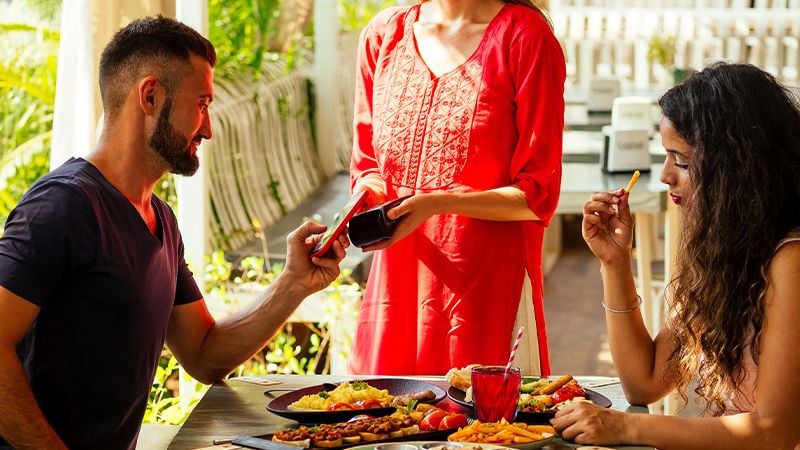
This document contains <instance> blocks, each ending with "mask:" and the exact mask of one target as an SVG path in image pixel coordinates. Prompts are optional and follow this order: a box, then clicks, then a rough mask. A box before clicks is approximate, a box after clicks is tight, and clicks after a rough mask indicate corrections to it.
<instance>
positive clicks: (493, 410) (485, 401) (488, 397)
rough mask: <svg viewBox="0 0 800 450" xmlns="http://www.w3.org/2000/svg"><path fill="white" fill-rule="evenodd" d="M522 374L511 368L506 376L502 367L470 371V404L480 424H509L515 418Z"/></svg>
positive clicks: (477, 368) (485, 367)
mask: <svg viewBox="0 0 800 450" xmlns="http://www.w3.org/2000/svg"><path fill="white" fill-rule="evenodd" d="M521 381H522V373H521V372H520V370H519V367H512V368H511V369H510V370H509V371H508V376H506V368H505V367H504V366H479V367H474V368H473V369H472V404H473V406H474V409H475V416H476V417H477V418H478V420H480V421H481V422H497V421H499V420H500V419H501V418H505V419H506V420H507V421H508V422H509V423H512V422H514V419H515V418H516V417H517V403H518V402H519V386H520V382H521Z"/></svg>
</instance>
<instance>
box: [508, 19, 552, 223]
mask: <svg viewBox="0 0 800 450" xmlns="http://www.w3.org/2000/svg"><path fill="white" fill-rule="evenodd" d="M509 56H510V58H509V68H510V70H511V73H512V76H513V77H514V84H515V87H516V95H515V99H514V100H515V104H516V107H517V114H516V125H517V130H518V133H519V140H518V142H517V148H516V149H515V151H514V155H513V157H512V159H511V166H510V175H511V179H512V180H513V183H514V184H515V185H516V186H518V187H519V188H520V189H522V190H523V191H524V192H525V198H526V200H527V202H528V207H529V208H530V209H531V211H533V213H534V214H536V216H537V217H538V218H539V222H540V223H541V224H542V225H544V226H547V225H548V224H549V222H550V219H551V218H552V216H553V214H554V213H555V210H556V206H557V204H558V198H559V193H560V190H561V152H562V139H563V130H564V81H565V79H566V67H565V62H564V54H563V52H562V50H561V47H560V45H559V44H558V41H557V40H556V38H555V36H554V35H553V33H552V31H551V30H550V29H549V27H548V26H547V25H546V23H545V22H544V20H542V23H541V24H532V26H530V27H525V28H523V29H521V30H519V35H518V36H517V37H516V38H515V39H513V41H512V44H511V49H510V52H509Z"/></svg>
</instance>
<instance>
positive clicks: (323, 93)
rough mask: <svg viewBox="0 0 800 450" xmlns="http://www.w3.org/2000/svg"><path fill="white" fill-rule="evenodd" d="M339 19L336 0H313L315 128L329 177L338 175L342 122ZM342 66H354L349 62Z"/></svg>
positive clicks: (324, 168) (318, 146)
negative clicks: (339, 98) (338, 139)
mask: <svg viewBox="0 0 800 450" xmlns="http://www.w3.org/2000/svg"><path fill="white" fill-rule="evenodd" d="M338 34H339V16H338V13H337V11H336V1H335V0H315V1H314V76H313V77H314V98H315V100H316V101H315V109H316V114H315V117H314V126H315V128H316V133H317V136H316V137H317V149H318V151H319V158H320V164H321V165H322V170H323V171H324V172H325V175H326V176H327V177H328V178H330V177H331V176H333V174H334V173H335V172H336V169H337V163H336V130H337V129H338V121H339V112H338V108H339V105H338V103H339V100H338V92H337V91H338V85H337V83H336V81H337V80H336V74H337V70H336V65H337V64H338V63H339V62H338V61H337V53H338V50H337V49H338V45H337V43H338V41H339V39H338ZM343 64H352V62H350V61H347V62H343Z"/></svg>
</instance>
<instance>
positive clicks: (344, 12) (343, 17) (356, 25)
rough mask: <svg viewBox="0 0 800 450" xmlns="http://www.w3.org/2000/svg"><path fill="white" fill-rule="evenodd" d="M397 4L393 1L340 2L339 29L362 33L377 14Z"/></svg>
mask: <svg viewBox="0 0 800 450" xmlns="http://www.w3.org/2000/svg"><path fill="white" fill-rule="evenodd" d="M396 3H397V2H396V1H393V0H359V1H354V0H339V3H338V6H339V27H340V29H341V30H342V31H344V32H351V31H356V32H357V31H361V29H362V28H364V26H366V25H367V23H368V22H369V21H370V20H371V19H372V18H373V17H375V14H377V13H378V12H379V11H380V10H382V9H384V8H387V7H389V6H392V5H394V4H396Z"/></svg>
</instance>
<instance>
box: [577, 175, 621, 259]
mask: <svg viewBox="0 0 800 450" xmlns="http://www.w3.org/2000/svg"><path fill="white" fill-rule="evenodd" d="M583 240H585V241H586V244H587V245H588V246H589V249H591V250H592V253H594V254H595V256H597V258H599V259H600V262H601V263H603V264H611V263H613V262H615V261H619V260H620V259H622V258H630V254H631V247H632V246H633V217H632V216H631V211H630V208H629V207H628V194H625V191H624V190H623V189H617V190H616V191H611V192H595V193H594V194H592V197H591V199H590V200H589V201H587V202H586V203H584V204H583Z"/></svg>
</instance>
